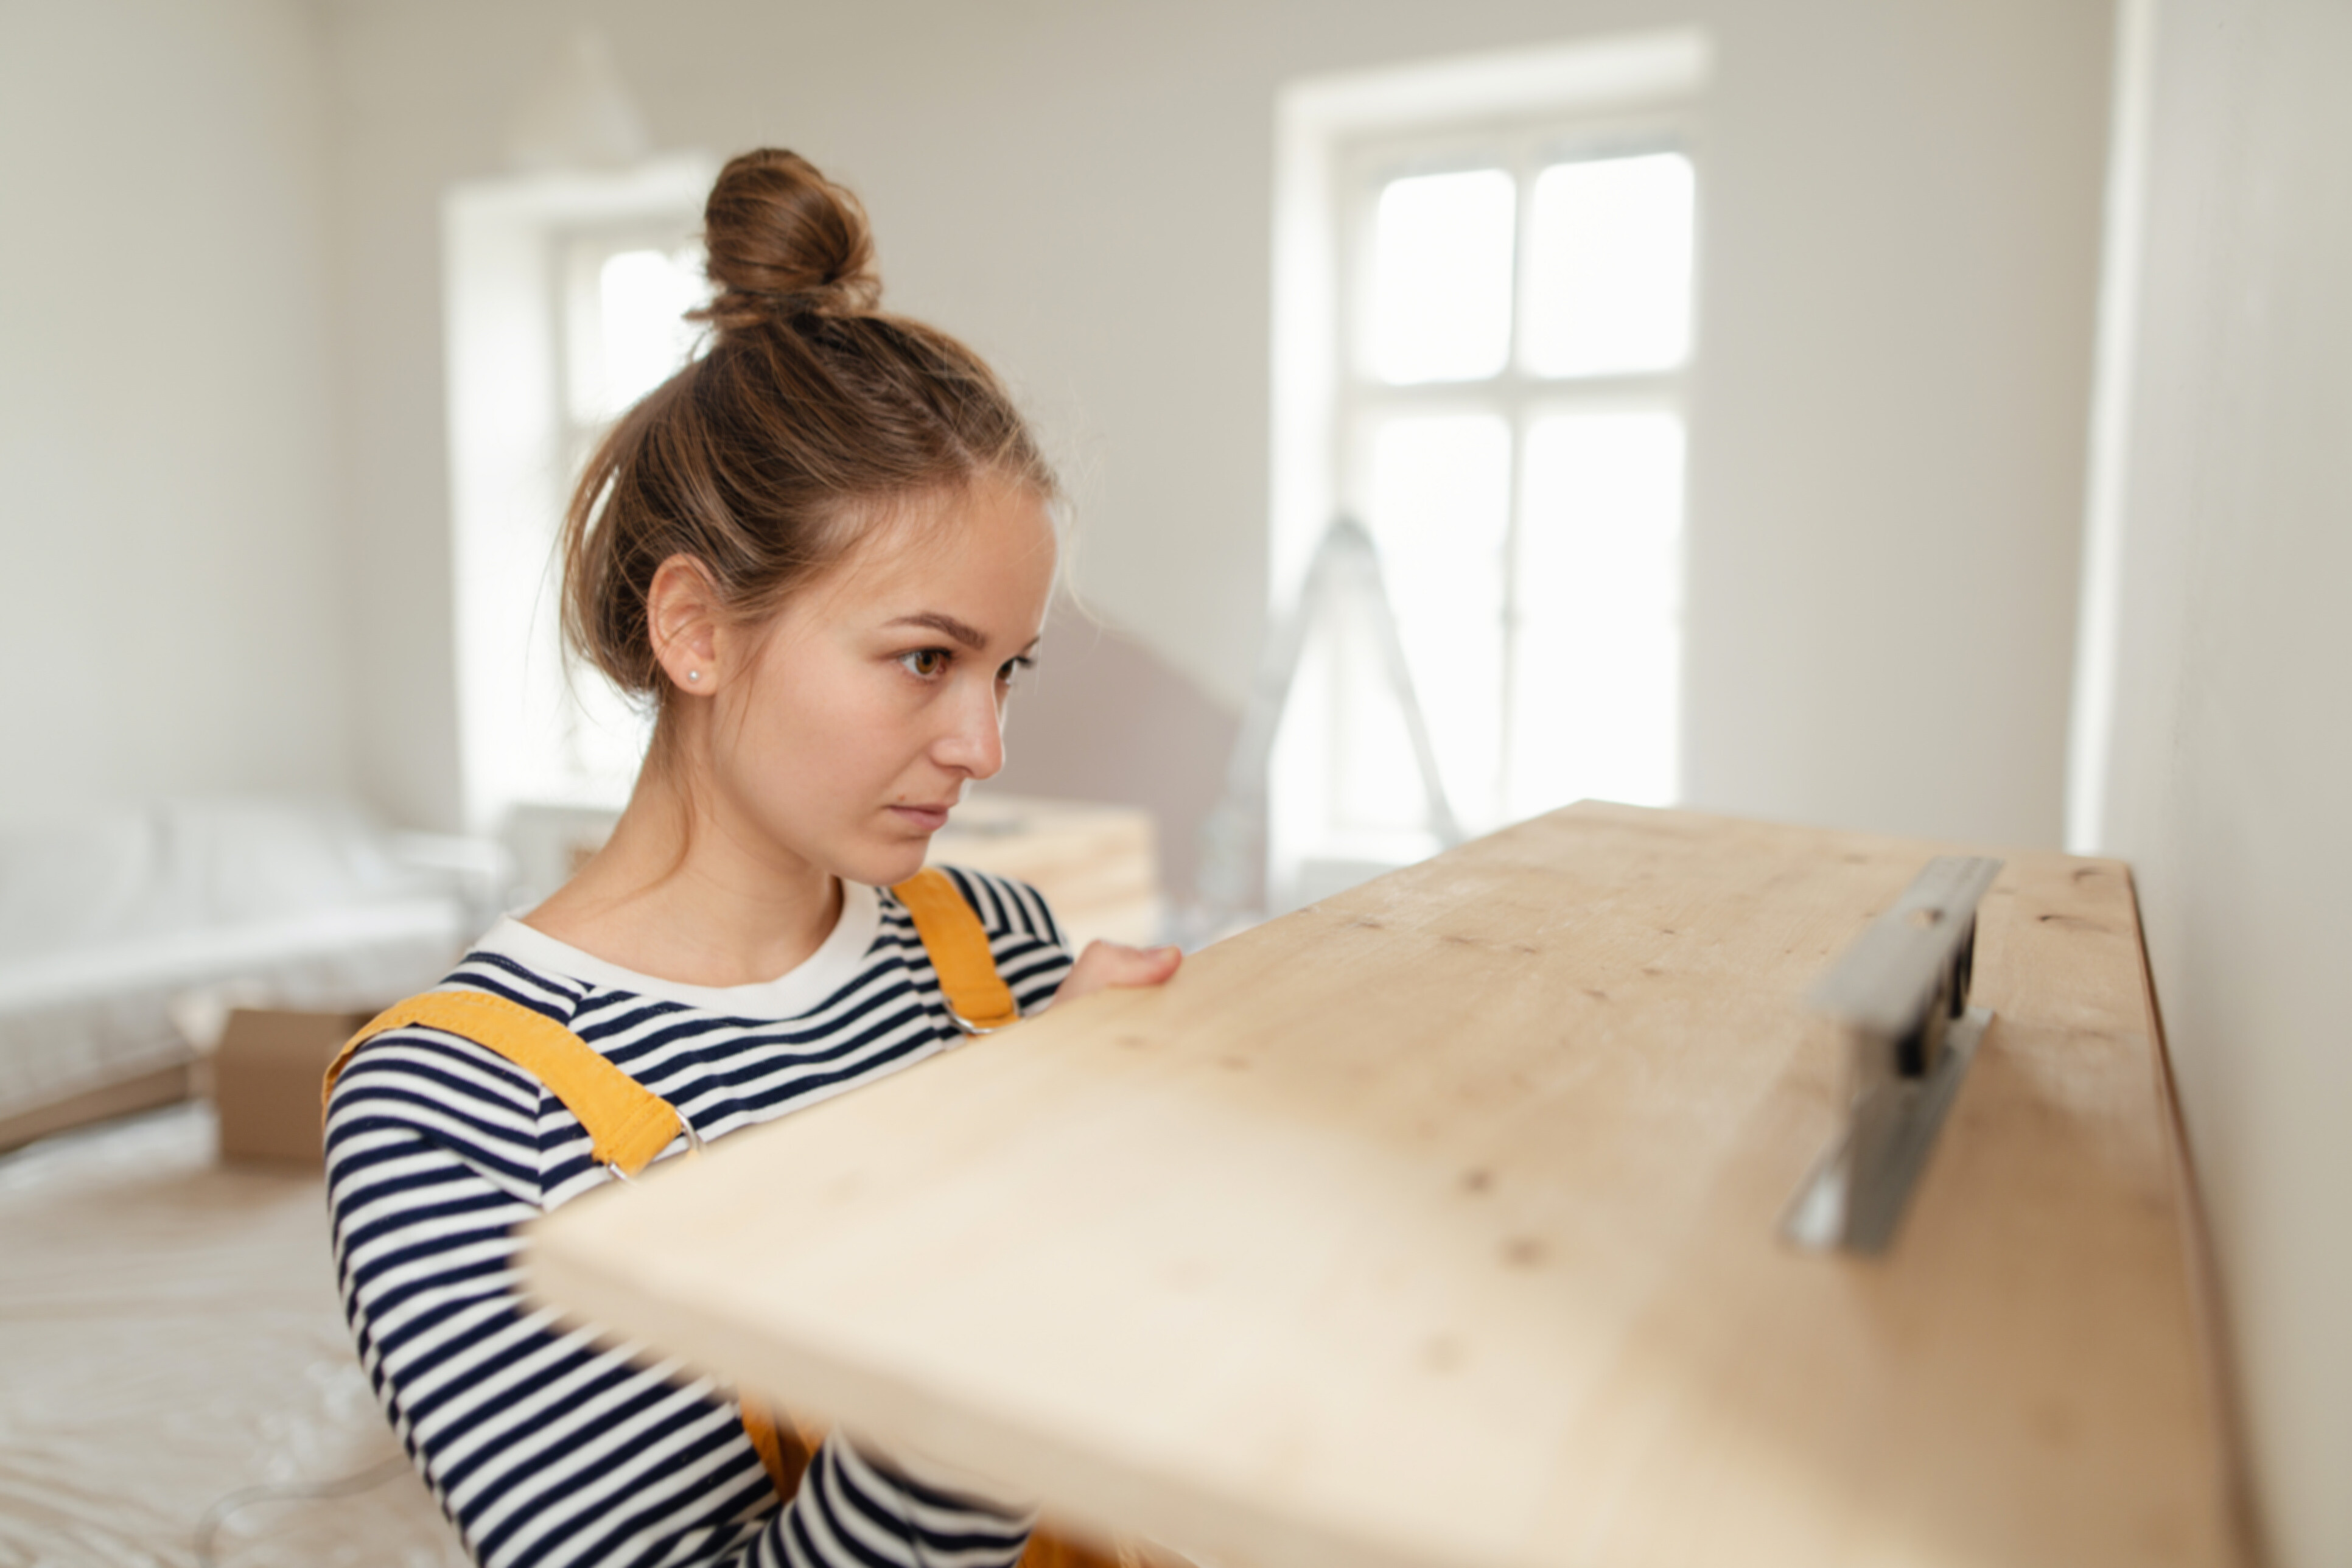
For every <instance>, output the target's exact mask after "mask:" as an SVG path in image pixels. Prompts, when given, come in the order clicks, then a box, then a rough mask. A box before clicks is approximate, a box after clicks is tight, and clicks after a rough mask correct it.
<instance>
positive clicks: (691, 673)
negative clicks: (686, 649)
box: [686, 669, 702, 680]
mask: <svg viewBox="0 0 2352 1568" xmlns="http://www.w3.org/2000/svg"><path fill="white" fill-rule="evenodd" d="M686 678H687V679H688V680H700V679H702V671H700V670H698V669H689V670H688V671H687V672H686Z"/></svg>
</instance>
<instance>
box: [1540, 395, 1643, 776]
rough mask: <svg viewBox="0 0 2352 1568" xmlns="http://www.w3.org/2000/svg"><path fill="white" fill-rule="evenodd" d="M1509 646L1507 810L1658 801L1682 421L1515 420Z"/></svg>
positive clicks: (1634, 417)
mask: <svg viewBox="0 0 2352 1568" xmlns="http://www.w3.org/2000/svg"><path fill="white" fill-rule="evenodd" d="M1526 484H1527V489H1526V491H1525V510H1524V511H1523V512H1522V514H1521V517H1520V522H1519V542H1518V566H1517V584H1516V585H1517V593H1518V609H1519V614H1518V617H1517V619H1518V626H1517V635H1516V637H1515V638H1514V643H1513V647H1512V668H1511V740H1510V746H1511V751H1510V767H1509V781H1508V797H1509V807H1510V814H1511V815H1512V816H1514V817H1517V816H1533V815H1534V814H1536V813H1537V812H1540V811H1549V810H1550V809H1552V808H1553V807H1555V806H1559V805H1566V804H1567V803H1568V802H1570V801H1571V800H1576V799H1580V798H1581V797H1584V796H1587V795H1592V796H1598V797H1600V798H1601V799H1604V800H1622V801H1630V802H1633V804H1635V805H1671V804H1672V803H1673V802H1674V799H1675V794H1676V790H1677V777H1676V774H1677V771H1678V768H1679V763H1680V759H1679V757H1678V755H1677V733H1678V730H1679V724H1680V705H1681V683H1682V510H1683V426H1682V420H1681V418H1680V417H1679V416H1675V415H1673V414H1668V413H1663V412H1642V413H1610V414H1566V415H1552V416H1547V417H1544V418H1541V419H1538V420H1537V421H1536V422H1535V423H1534V425H1533V426H1532V427H1531V428H1530V429H1529V431H1528V455H1527V479H1526Z"/></svg>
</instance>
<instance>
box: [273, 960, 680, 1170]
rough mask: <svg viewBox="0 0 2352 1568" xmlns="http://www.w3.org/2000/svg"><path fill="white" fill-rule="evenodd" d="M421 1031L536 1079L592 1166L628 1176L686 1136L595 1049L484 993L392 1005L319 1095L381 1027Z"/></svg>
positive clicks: (660, 1105) (346, 1051)
mask: <svg viewBox="0 0 2352 1568" xmlns="http://www.w3.org/2000/svg"><path fill="white" fill-rule="evenodd" d="M412 1025H422V1026H425V1028H428V1029H439V1030H442V1031H443V1032H445V1033H446V1034H452V1035H457V1036H458V1037H461V1038H464V1039H468V1040H471V1041H473V1042H474V1043H475V1044H476V1045H478V1046H480V1047H483V1048H484V1049H485V1050H490V1051H496V1052H497V1053H498V1054H499V1056H502V1057H504V1058H506V1059H507V1060H509V1061H510V1062H512V1063H514V1065H515V1066H517V1067H519V1068H522V1070H523V1071H525V1072H527V1073H529V1074H530V1075H531V1077H533V1078H535V1079H539V1081H540V1082H541V1083H542V1084H544V1085H545V1086H546V1087H547V1091H548V1092H549V1093H550V1094H552V1095H553V1096H555V1098H556V1099H558V1100H562V1102H563V1108H564V1109H565V1110H569V1111H570V1112H572V1115H574V1116H576V1117H578V1118H579V1119H580V1125H581V1126H582V1127H583V1128H585V1129H587V1131H588V1152H589V1154H590V1156H591V1157H592V1158H593V1159H594V1160H595V1161H596V1162H597V1163H599V1164H604V1165H609V1166H611V1167H612V1168H613V1169H614V1170H615V1171H618V1172H619V1173H621V1174H622V1175H624V1176H634V1175H635V1174H636V1173H638V1172H639V1171H642V1170H644V1169H645V1168H646V1166H647V1165H648V1164H650V1163H652V1162H653V1157H654V1156H655V1155H656V1154H658V1153H660V1152H662V1151H663V1150H665V1149H667V1148H668V1147H669V1146H670V1144H671V1143H672V1142H674V1141H675V1140H676V1139H677V1136H678V1134H679V1133H681V1132H685V1131H687V1126H686V1119H685V1118H684V1117H682V1116H680V1115H679V1114H678V1113H677V1111H676V1110H673V1109H672V1108H671V1106H670V1103H669V1101H668V1100H664V1099H663V1098H662V1097H661V1096H659V1095H657V1094H656V1093H655V1092H654V1091H653V1090H651V1089H647V1088H646V1086H645V1085H643V1084H641V1083H639V1082H638V1081H637V1080H636V1079H633V1078H631V1077H630V1076H629V1075H628V1074H627V1073H625V1072H623V1071H622V1070H621V1069H620V1068H617V1067H614V1065H613V1064H612V1062H610V1061H609V1060H607V1059H606V1058H604V1057H603V1056H601V1055H599V1054H598V1053H597V1051H596V1048H595V1047H593V1046H591V1045H590V1044H589V1043H588V1042H587V1041H585V1040H583V1039H582V1038H581V1037H579V1036H577V1035H575V1034H573V1033H572V1031H571V1030H569V1029H567V1028H565V1027H564V1026H562V1025H561V1024H559V1023H557V1022H556V1021H555V1020H554V1019H552V1018H551V1017H549V1016H547V1015H546V1014H544V1013H535V1012H533V1011H531V1010H530V1008H528V1007H526V1006H524V1005H522V1004H521V1003H520V1002H509V1001H508V1000H507V999H506V998H505V997H503V996H493V995H492V994H489V993H488V992H487V991H427V992H425V994H423V995H421V996H411V997H410V998H409V999H408V1000H407V1001H405V1002H400V1003H395V1004H394V1005H392V1006H390V1007H387V1008H385V1009H384V1010H383V1012H381V1013H379V1014H377V1015H376V1016H374V1017H373V1018H371V1019H369V1020H368V1021H367V1023H366V1024H365V1025H364V1026H362V1028H361V1029H360V1032H359V1033H358V1034H356V1035H353V1036H352V1037H351V1040H350V1042H349V1043H348V1044H346V1045H345V1046H344V1047H343V1048H342V1050H341V1053H339V1054H338V1055H337V1056H336V1058H335V1060H334V1063H333V1065H332V1066H331V1067H329V1068H327V1081H326V1084H325V1086H324V1087H323V1088H322V1089H320V1101H321V1103H322V1104H323V1103H324V1100H325V1099H326V1097H327V1096H329V1095H331V1094H333V1093H334V1091H335V1079H336V1078H337V1077H338V1076H339V1075H340V1074H341V1072H342V1070H343V1064H344V1063H345V1062H347V1061H349V1060H351V1058H352V1052H353V1051H356V1050H358V1049H359V1048H360V1047H362V1045H364V1044H366V1043H367V1042H368V1041H369V1040H371V1039H373V1038H374V1037H376V1036H378V1035H381V1034H383V1032H384V1031H385V1030H387V1029H403V1028H407V1027H408V1026H412Z"/></svg>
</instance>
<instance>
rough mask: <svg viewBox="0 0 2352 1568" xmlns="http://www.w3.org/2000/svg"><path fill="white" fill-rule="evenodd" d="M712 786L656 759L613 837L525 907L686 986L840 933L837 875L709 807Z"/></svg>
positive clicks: (767, 965) (559, 932) (605, 952)
mask: <svg viewBox="0 0 2352 1568" xmlns="http://www.w3.org/2000/svg"><path fill="white" fill-rule="evenodd" d="M711 805H712V792H711V791H709V789H707V788H706V789H695V788H691V787H685V786H683V785H682V784H681V783H680V781H679V779H678V778H677V772H676V770H674V769H668V768H661V767H658V766H656V765H655V764H651V763H649V764H648V765H647V767H646V771H645V773H644V774H643V776H641V777H640V778H639V780H638V783H637V788H636V790H635V793H634V794H633V795H631V796H630V798H629V805H628V808H627V809H626V810H625V811H624V812H622V814H621V819H620V821H619V822H618V823H617V824H615V825H614V828H613V836H612V837H610V838H609V839H607V840H606V841H605V843H604V847H603V848H601V849H599V850H598V851H597V852H596V853H595V854H594V855H593V857H591V858H590V859H589V860H588V862H587V864H585V865H584V866H583V867H582V868H580V870H579V871H578V872H577V873H576V874H575V875H574V876H573V877H572V879H571V880H570V881H568V882H566V883H565V884H564V885H563V886H562V888H561V889H558V890H557V891H556V893H555V895H554V896H553V897H552V898H550V899H549V900H547V901H546V902H545V903H543V904H541V905H540V906H539V907H538V908H537V909H535V910H531V911H530V913H529V914H527V915H525V916H524V917H523V923H524V924H525V925H528V926H530V927H531V928H532V929H533V930H535V931H542V932H544V933H545V934H547V935H549V936H551V937H553V938H555V939H556V940H557V941H558V942H566V943H569V944H570V945H572V946H573V947H576V948H579V949H580V950H581V951H582V952H588V953H592V954H593V955H594V956H596V957H598V958H601V959H603V960H604V961H605V962H606V963H616V964H619V965H620V966H621V967H622V968H624V969H631V970H635V972H636V973H640V974H650V975H654V976H656V977H658V978H660V979H663V980H671V981H676V982H677V983H678V984H685V985H708V986H727V985H750V984H761V983H764V982H767V981H771V980H773V979H775V978H777V977H778V976H779V975H782V974H783V973H787V972H788V971H790V970H792V969H793V968H795V967H796V966H798V965H799V964H800V963H802V962H803V961H804V960H806V959H807V958H808V957H809V956H810V955H811V954H813V953H814V952H816V950H817V949H818V948H819V947H822V946H823V945H824V940H825V938H826V937H828V936H830V935H832V934H833V929H834V926H835V923H836V922H837V921H839V919H840V917H841V901H842V891H841V883H840V881H839V880H838V879H836V878H835V877H834V876H833V875H832V874H831V873H830V872H828V871H826V870H825V869H824V868H822V867H819V866H816V865H814V864H812V863H810V862H809V861H807V860H805V859H803V858H800V857H798V856H795V855H793V854H792V853H791V852H790V851H788V850H784V849H782V847H780V846H777V845H774V844H772V843H766V842H761V836H759V835H757V834H755V833H752V832H750V831H748V830H747V828H746V827H745V826H744V825H741V824H738V823H734V822H731V821H730V820H728V819H727V817H726V816H724V815H722V814H721V813H719V812H717V811H714V810H713V809H711Z"/></svg>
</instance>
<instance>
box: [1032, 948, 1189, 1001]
mask: <svg viewBox="0 0 2352 1568" xmlns="http://www.w3.org/2000/svg"><path fill="white" fill-rule="evenodd" d="M1183 962H1184V950H1183V949H1182V948H1181V947H1129V946H1128V945H1127V944H1126V943H1125V942H1088V943H1087V950H1086V952H1082V953H1080V954H1078V961H1077V963H1074V964H1072V965H1071V966H1070V972H1069V973H1067V974H1066V975H1064V976H1063V977H1062V988H1061V989H1060V990H1059V991H1056V992H1055V993H1054V1000H1055V1001H1056V1002H1074V1001H1076V1000H1077V999H1078V998H1079V997H1081V996H1087V995H1091V994H1094V993H1095V992H1097V991H1104V990H1108V989H1109V988H1110V987H1111V986H1113V985H1164V984H1167V983H1168V977H1169V976H1170V975H1171V974H1173V973H1176V966H1177V965H1178V964H1180V963H1183Z"/></svg>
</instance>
